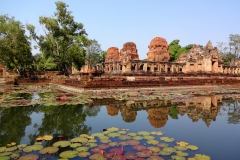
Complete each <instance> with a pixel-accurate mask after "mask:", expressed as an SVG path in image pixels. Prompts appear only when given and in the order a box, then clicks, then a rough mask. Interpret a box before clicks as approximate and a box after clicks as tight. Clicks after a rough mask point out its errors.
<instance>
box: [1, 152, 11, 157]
mask: <svg viewBox="0 0 240 160" xmlns="http://www.w3.org/2000/svg"><path fill="white" fill-rule="evenodd" d="M10 154H12V152H3V153H0V157H1V156H9V155H10Z"/></svg>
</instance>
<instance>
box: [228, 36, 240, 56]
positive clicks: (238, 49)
mask: <svg viewBox="0 0 240 160" xmlns="http://www.w3.org/2000/svg"><path fill="white" fill-rule="evenodd" d="M229 47H230V52H232V53H233V54H235V55H236V58H239V54H240V35H239V34H230V35H229Z"/></svg>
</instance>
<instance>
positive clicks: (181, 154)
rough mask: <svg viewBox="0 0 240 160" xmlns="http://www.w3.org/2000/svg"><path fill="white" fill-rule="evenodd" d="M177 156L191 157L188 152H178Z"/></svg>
mask: <svg viewBox="0 0 240 160" xmlns="http://www.w3.org/2000/svg"><path fill="white" fill-rule="evenodd" d="M176 154H177V156H182V157H185V156H188V155H189V154H188V153H187V152H183V151H176Z"/></svg>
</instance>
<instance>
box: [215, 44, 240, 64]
mask: <svg viewBox="0 0 240 160" xmlns="http://www.w3.org/2000/svg"><path fill="white" fill-rule="evenodd" d="M217 48H218V53H219V55H220V56H221V58H222V60H223V63H224V65H230V63H231V62H232V61H234V60H235V59H236V58H237V56H236V54H234V53H232V52H231V47H230V46H229V44H227V43H224V42H217Z"/></svg>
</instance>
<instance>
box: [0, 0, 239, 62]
mask: <svg viewBox="0 0 240 160" xmlns="http://www.w3.org/2000/svg"><path fill="white" fill-rule="evenodd" d="M63 1H64V2H65V3H67V4H68V5H69V8H68V10H70V11H72V12H73V13H72V15H73V16H74V17H75V21H78V22H81V23H83V24H84V27H85V29H86V31H87V33H88V35H89V38H91V39H96V40H97V41H98V42H99V43H100V44H101V48H102V50H107V49H108V48H109V47H112V46H115V47H118V48H119V49H121V48H122V45H123V44H124V43H125V42H129V41H132V42H135V43H136V45H137V49H138V54H139V56H140V59H144V58H146V57H147V55H146V53H147V52H148V45H149V43H150V41H151V39H153V38H154V37H157V36H159V37H163V38H165V39H166V40H167V42H168V43H170V42H171V41H172V40H174V39H179V40H180V45H182V46H186V45H188V44H201V45H205V44H206V43H207V41H208V40H211V41H212V42H213V45H214V46H216V45H217V42H228V37H229V34H240V20H239V15H240V1H239V0H228V1H227V0H221V1H220V0H198V1H197V0H172V1H167V0H165V1H164V0H63ZM54 2H56V1H53V0H21V1H20V0H1V1H0V14H8V15H10V16H14V17H15V18H16V19H17V20H20V21H21V22H22V23H23V24H26V23H30V24H33V25H35V26H36V28H37V29H38V32H39V33H42V27H41V26H40V24H39V22H38V20H39V16H52V15H53V13H54V12H55V11H56V6H55V3H54Z"/></svg>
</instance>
